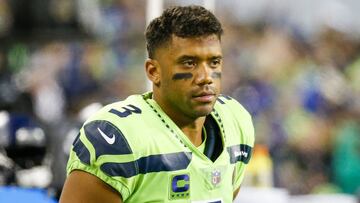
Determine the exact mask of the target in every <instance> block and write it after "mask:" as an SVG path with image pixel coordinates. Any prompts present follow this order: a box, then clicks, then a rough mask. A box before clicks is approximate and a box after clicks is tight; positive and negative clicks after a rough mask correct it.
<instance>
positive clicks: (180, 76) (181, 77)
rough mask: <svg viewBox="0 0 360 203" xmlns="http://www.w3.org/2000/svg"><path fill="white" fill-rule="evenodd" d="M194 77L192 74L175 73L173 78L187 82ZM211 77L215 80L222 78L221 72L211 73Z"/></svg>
mask: <svg viewBox="0 0 360 203" xmlns="http://www.w3.org/2000/svg"><path fill="white" fill-rule="evenodd" d="M193 76H194V75H193V74H192V73H175V74H174V75H173V76H172V79H173V80H186V79H190V78H192V77H193ZM211 77H212V78H213V79H219V78H221V72H213V73H211Z"/></svg>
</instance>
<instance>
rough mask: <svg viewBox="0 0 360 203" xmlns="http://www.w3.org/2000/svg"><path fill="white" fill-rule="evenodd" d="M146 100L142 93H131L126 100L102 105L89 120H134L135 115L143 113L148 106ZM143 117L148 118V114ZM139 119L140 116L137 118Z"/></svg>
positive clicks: (142, 117)
mask: <svg viewBox="0 0 360 203" xmlns="http://www.w3.org/2000/svg"><path fill="white" fill-rule="evenodd" d="M145 104H146V103H145V101H144V99H143V96H142V95H130V96H129V97H127V98H126V99H124V100H120V101H117V102H113V103H110V104H107V105H106V106H104V107H102V108H101V109H100V110H99V111H97V112H96V113H94V114H93V115H92V116H90V117H89V118H88V119H87V121H86V122H85V124H86V123H88V122H91V121H94V120H107V121H110V122H113V121H117V120H118V119H121V120H122V121H123V122H124V121H125V122H126V121H127V120H129V119H130V120H132V119H131V118H132V117H133V115H140V114H143V109H144V108H146V106H145ZM140 118H141V119H146V116H141V117H140ZM137 119H139V118H137Z"/></svg>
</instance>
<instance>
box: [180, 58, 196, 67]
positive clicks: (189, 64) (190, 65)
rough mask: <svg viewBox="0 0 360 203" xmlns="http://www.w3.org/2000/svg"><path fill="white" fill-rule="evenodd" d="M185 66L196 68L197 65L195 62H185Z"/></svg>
mask: <svg viewBox="0 0 360 203" xmlns="http://www.w3.org/2000/svg"><path fill="white" fill-rule="evenodd" d="M183 65H184V66H186V67H194V66H196V63H195V61H190V60H189V61H184V62H183Z"/></svg>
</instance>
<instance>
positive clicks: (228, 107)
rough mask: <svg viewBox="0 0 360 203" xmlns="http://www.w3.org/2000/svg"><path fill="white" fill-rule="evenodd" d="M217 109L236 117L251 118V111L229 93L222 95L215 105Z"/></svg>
mask: <svg viewBox="0 0 360 203" xmlns="http://www.w3.org/2000/svg"><path fill="white" fill-rule="evenodd" d="M214 109H215V111H218V112H219V113H222V114H226V115H227V116H230V115H233V116H234V117H246V119H249V118H251V115H250V113H249V112H248V111H247V110H246V109H245V107H244V106H243V105H241V104H240V103H239V102H238V101H237V100H236V99H234V98H233V97H231V96H228V95H223V94H222V95H220V96H219V97H218V98H217V101H216V103H215V106H214Z"/></svg>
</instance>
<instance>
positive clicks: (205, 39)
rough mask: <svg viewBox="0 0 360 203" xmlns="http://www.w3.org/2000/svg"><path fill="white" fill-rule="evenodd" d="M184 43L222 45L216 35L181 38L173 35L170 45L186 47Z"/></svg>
mask: <svg viewBox="0 0 360 203" xmlns="http://www.w3.org/2000/svg"><path fill="white" fill-rule="evenodd" d="M184 43H185V44H186V43H190V44H192V43H204V44H209V43H220V39H219V37H218V36H217V35H215V34H210V35H203V36H197V37H179V36H177V35H174V34H173V35H171V37H170V40H169V43H168V44H169V45H184Z"/></svg>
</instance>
